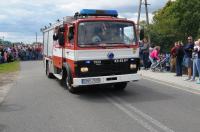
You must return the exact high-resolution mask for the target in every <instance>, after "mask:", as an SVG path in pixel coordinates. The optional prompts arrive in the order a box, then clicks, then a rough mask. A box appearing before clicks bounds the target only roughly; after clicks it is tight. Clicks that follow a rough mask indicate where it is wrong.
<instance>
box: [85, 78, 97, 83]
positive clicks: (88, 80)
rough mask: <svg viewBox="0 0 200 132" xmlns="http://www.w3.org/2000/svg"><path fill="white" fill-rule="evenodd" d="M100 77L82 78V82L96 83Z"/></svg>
mask: <svg viewBox="0 0 200 132" xmlns="http://www.w3.org/2000/svg"><path fill="white" fill-rule="evenodd" d="M100 82H101V79H100V78H88V79H82V84H97V83H100Z"/></svg>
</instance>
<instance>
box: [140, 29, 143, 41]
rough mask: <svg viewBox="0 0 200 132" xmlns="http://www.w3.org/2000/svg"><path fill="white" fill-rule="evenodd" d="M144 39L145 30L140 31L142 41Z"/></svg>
mask: <svg viewBox="0 0 200 132" xmlns="http://www.w3.org/2000/svg"><path fill="white" fill-rule="evenodd" d="M143 39H144V29H141V30H140V40H143Z"/></svg>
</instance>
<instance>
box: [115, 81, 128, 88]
mask: <svg viewBox="0 0 200 132" xmlns="http://www.w3.org/2000/svg"><path fill="white" fill-rule="evenodd" d="M126 86H127V82H120V83H116V84H114V88H115V89H116V90H124V89H125V88H126Z"/></svg>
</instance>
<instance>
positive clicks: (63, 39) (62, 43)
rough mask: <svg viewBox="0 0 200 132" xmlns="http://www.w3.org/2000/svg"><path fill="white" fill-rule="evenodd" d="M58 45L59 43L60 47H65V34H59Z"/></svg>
mask: <svg viewBox="0 0 200 132" xmlns="http://www.w3.org/2000/svg"><path fill="white" fill-rule="evenodd" d="M58 43H59V45H60V46H64V45H65V37H64V34H63V33H59V34H58Z"/></svg>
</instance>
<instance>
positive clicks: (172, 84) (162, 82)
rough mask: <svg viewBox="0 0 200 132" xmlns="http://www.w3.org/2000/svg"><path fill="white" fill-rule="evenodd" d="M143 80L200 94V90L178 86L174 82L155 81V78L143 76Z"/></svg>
mask: <svg viewBox="0 0 200 132" xmlns="http://www.w3.org/2000/svg"><path fill="white" fill-rule="evenodd" d="M141 78H143V79H147V80H150V81H152V80H153V81H154V82H157V83H160V84H165V85H168V86H171V87H174V88H176V89H180V90H184V91H188V92H192V93H195V94H200V89H194V88H191V87H189V86H183V85H179V84H176V83H174V82H168V81H163V80H159V79H155V78H153V77H149V76H144V75H141Z"/></svg>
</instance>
